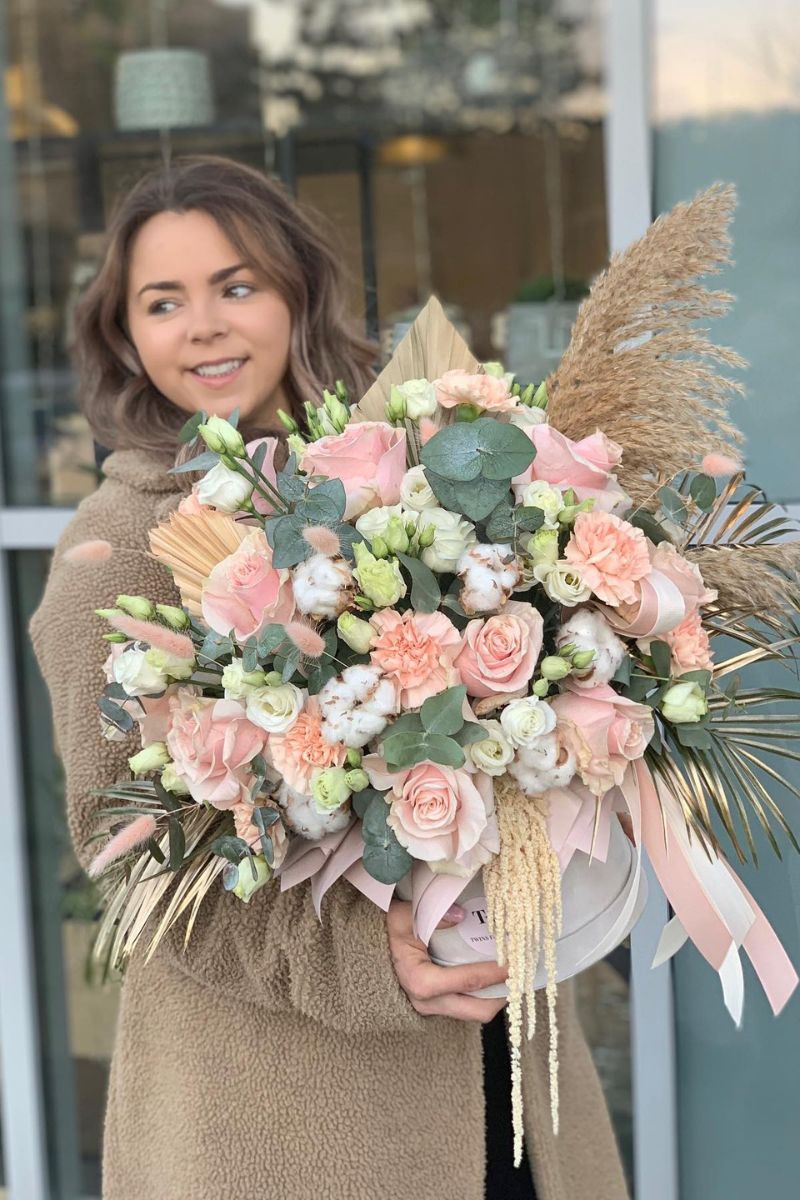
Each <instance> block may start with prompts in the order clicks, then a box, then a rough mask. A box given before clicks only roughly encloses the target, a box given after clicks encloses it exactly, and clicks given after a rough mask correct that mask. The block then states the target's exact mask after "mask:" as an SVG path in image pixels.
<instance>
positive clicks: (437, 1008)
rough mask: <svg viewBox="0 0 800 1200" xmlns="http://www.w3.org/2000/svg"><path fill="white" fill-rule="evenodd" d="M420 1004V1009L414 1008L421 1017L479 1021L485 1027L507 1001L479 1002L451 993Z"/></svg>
mask: <svg viewBox="0 0 800 1200" xmlns="http://www.w3.org/2000/svg"><path fill="white" fill-rule="evenodd" d="M420 1003H421V1005H422V1007H421V1008H420V1007H417V1006H416V1005H415V1007H416V1008H417V1012H419V1013H421V1015H422V1016H425V1017H453V1018H454V1019H455V1020H456V1021H480V1022H481V1024H482V1025H486V1024H488V1022H489V1021H491V1020H493V1018H494V1017H496V1016H497V1014H498V1013H499V1012H501V1011H502V1010H503V1009H504V1008H505V1006H506V1004H507V1003H508V1000H507V999H506V998H505V997H504V998H503V999H502V1000H480V999H478V998H477V997H475V996H460V995H458V994H456V993H453V994H452V995H447V996H439V997H437V999H436V1000H429V1001H428V1002H427V1003H425V1002H424V1001H421V1002H420Z"/></svg>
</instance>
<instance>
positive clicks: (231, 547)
mask: <svg viewBox="0 0 800 1200" xmlns="http://www.w3.org/2000/svg"><path fill="white" fill-rule="evenodd" d="M248 533H252V527H251V526H247V525H243V524H242V523H241V522H240V521H235V520H234V518H233V517H232V516H230V515H229V514H228V513H223V512H218V511H217V510H215V509H208V510H202V511H200V512H197V513H177V512H174V513H170V515H169V518H168V519H167V520H166V521H165V522H163V523H162V524H161V525H157V526H156V528H155V529H152V530H151V531H150V549H151V550H152V552H153V556H154V557H155V558H157V559H159V561H160V562H163V563H164V564H165V565H166V566H168V567H169V568H170V570H171V571H172V573H173V575H174V577H175V583H176V586H177V587H178V590H179V591H180V594H181V601H182V603H183V604H184V605H185V607H186V608H187V609H188V610H189V612H190V613H191V614H192V615H193V616H195V617H199V616H201V615H202V610H201V603H200V602H201V597H202V590H203V584H204V583H205V581H206V579H208V576H209V575H210V573H211V571H212V570H213V569H214V567H215V566H216V565H217V564H218V563H221V562H222V560H223V559H225V558H227V557H228V555H229V554H233V553H235V551H236V550H238V548H239V546H240V545H241V543H242V542H243V541H244V539H245V538H246V537H247V535H248Z"/></svg>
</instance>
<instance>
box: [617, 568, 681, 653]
mask: <svg viewBox="0 0 800 1200" xmlns="http://www.w3.org/2000/svg"><path fill="white" fill-rule="evenodd" d="M639 589H640V599H639V604H638V605H637V607H636V608H635V610H634V612H633V615H632V616H631V617H630V619H628V620H625V619H623V617H622V614H621V613H620V612H618V611H617V610H616V609H614V608H606V609H605V610H604V611H605V616H606V619H607V620H608V622H609V624H610V625H612V626H613V628H614V629H616V630H618V631H619V632H622V633H625V635H626V636H627V637H634V638H649V637H658V636H659V635H660V634H662V633H668V632H669V631H670V629H674V628H675V626H676V625H679V624H680V623H681V621H682V620H683V618H684V617H685V616H686V602H685V600H684V598H683V595H682V593H681V591H680V589H679V588H678V587H677V586H676V585H675V584H674V583H673V582H672V580H671V579H668V578H667V576H666V575H664V574H663V573H662V572H661V571H652V572H651V573H650V574H649V575H648V576H647V578H646V579H642V580H640V582H639Z"/></svg>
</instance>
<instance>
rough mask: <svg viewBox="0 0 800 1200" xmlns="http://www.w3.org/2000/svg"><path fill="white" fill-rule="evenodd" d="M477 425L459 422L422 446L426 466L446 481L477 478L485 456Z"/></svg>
mask: <svg viewBox="0 0 800 1200" xmlns="http://www.w3.org/2000/svg"><path fill="white" fill-rule="evenodd" d="M476 424H477V422H475V423H474V424H464V423H457V424H455V425H448V426H446V427H445V428H444V429H440V430H439V432H438V433H435V434H434V435H433V437H432V438H431V439H430V441H428V442H426V443H425V445H424V446H423V447H422V450H421V452H420V462H421V463H422V465H423V466H424V467H427V468H428V469H429V470H431V471H434V472H435V473H436V474H437V475H441V476H442V477H443V478H444V479H458V480H461V481H466V480H469V479H477V478H478V476H479V475H480V473H481V457H480V455H479V454H478V436H477V435H476V433H475V425H476ZM426 474H427V472H426Z"/></svg>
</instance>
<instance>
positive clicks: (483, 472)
mask: <svg viewBox="0 0 800 1200" xmlns="http://www.w3.org/2000/svg"><path fill="white" fill-rule="evenodd" d="M535 453H536V450H535V447H534V445H533V443H532V442H531V440H530V438H528V437H526V435H525V434H524V433H523V432H522V430H521V429H518V428H517V427H516V426H515V425H504V424H502V423H501V422H500V421H496V420H493V419H491V418H488V417H480V418H479V419H478V420H477V421H473V422H471V423H466V424H465V423H457V424H455V425H448V426H446V427H445V428H444V429H440V430H439V432H438V433H437V434H435V435H434V436H433V437H432V438H431V439H430V441H429V442H427V443H426V444H425V446H423V448H422V451H421V454H420V461H421V462H422V465H423V466H425V467H428V468H430V470H431V471H433V472H434V473H435V474H436V475H440V476H442V477H443V478H444V479H449V480H455V481H458V482H462V483H464V482H468V481H469V480H473V479H477V478H478V477H481V478H483V479H494V480H510V479H513V477H514V476H515V475H519V474H521V472H522V471H524V470H526V468H527V467H529V466H530V464H531V463H532V462H533V459H534V456H535ZM431 486H433V485H431ZM488 511H491V509H489V510H488Z"/></svg>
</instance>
